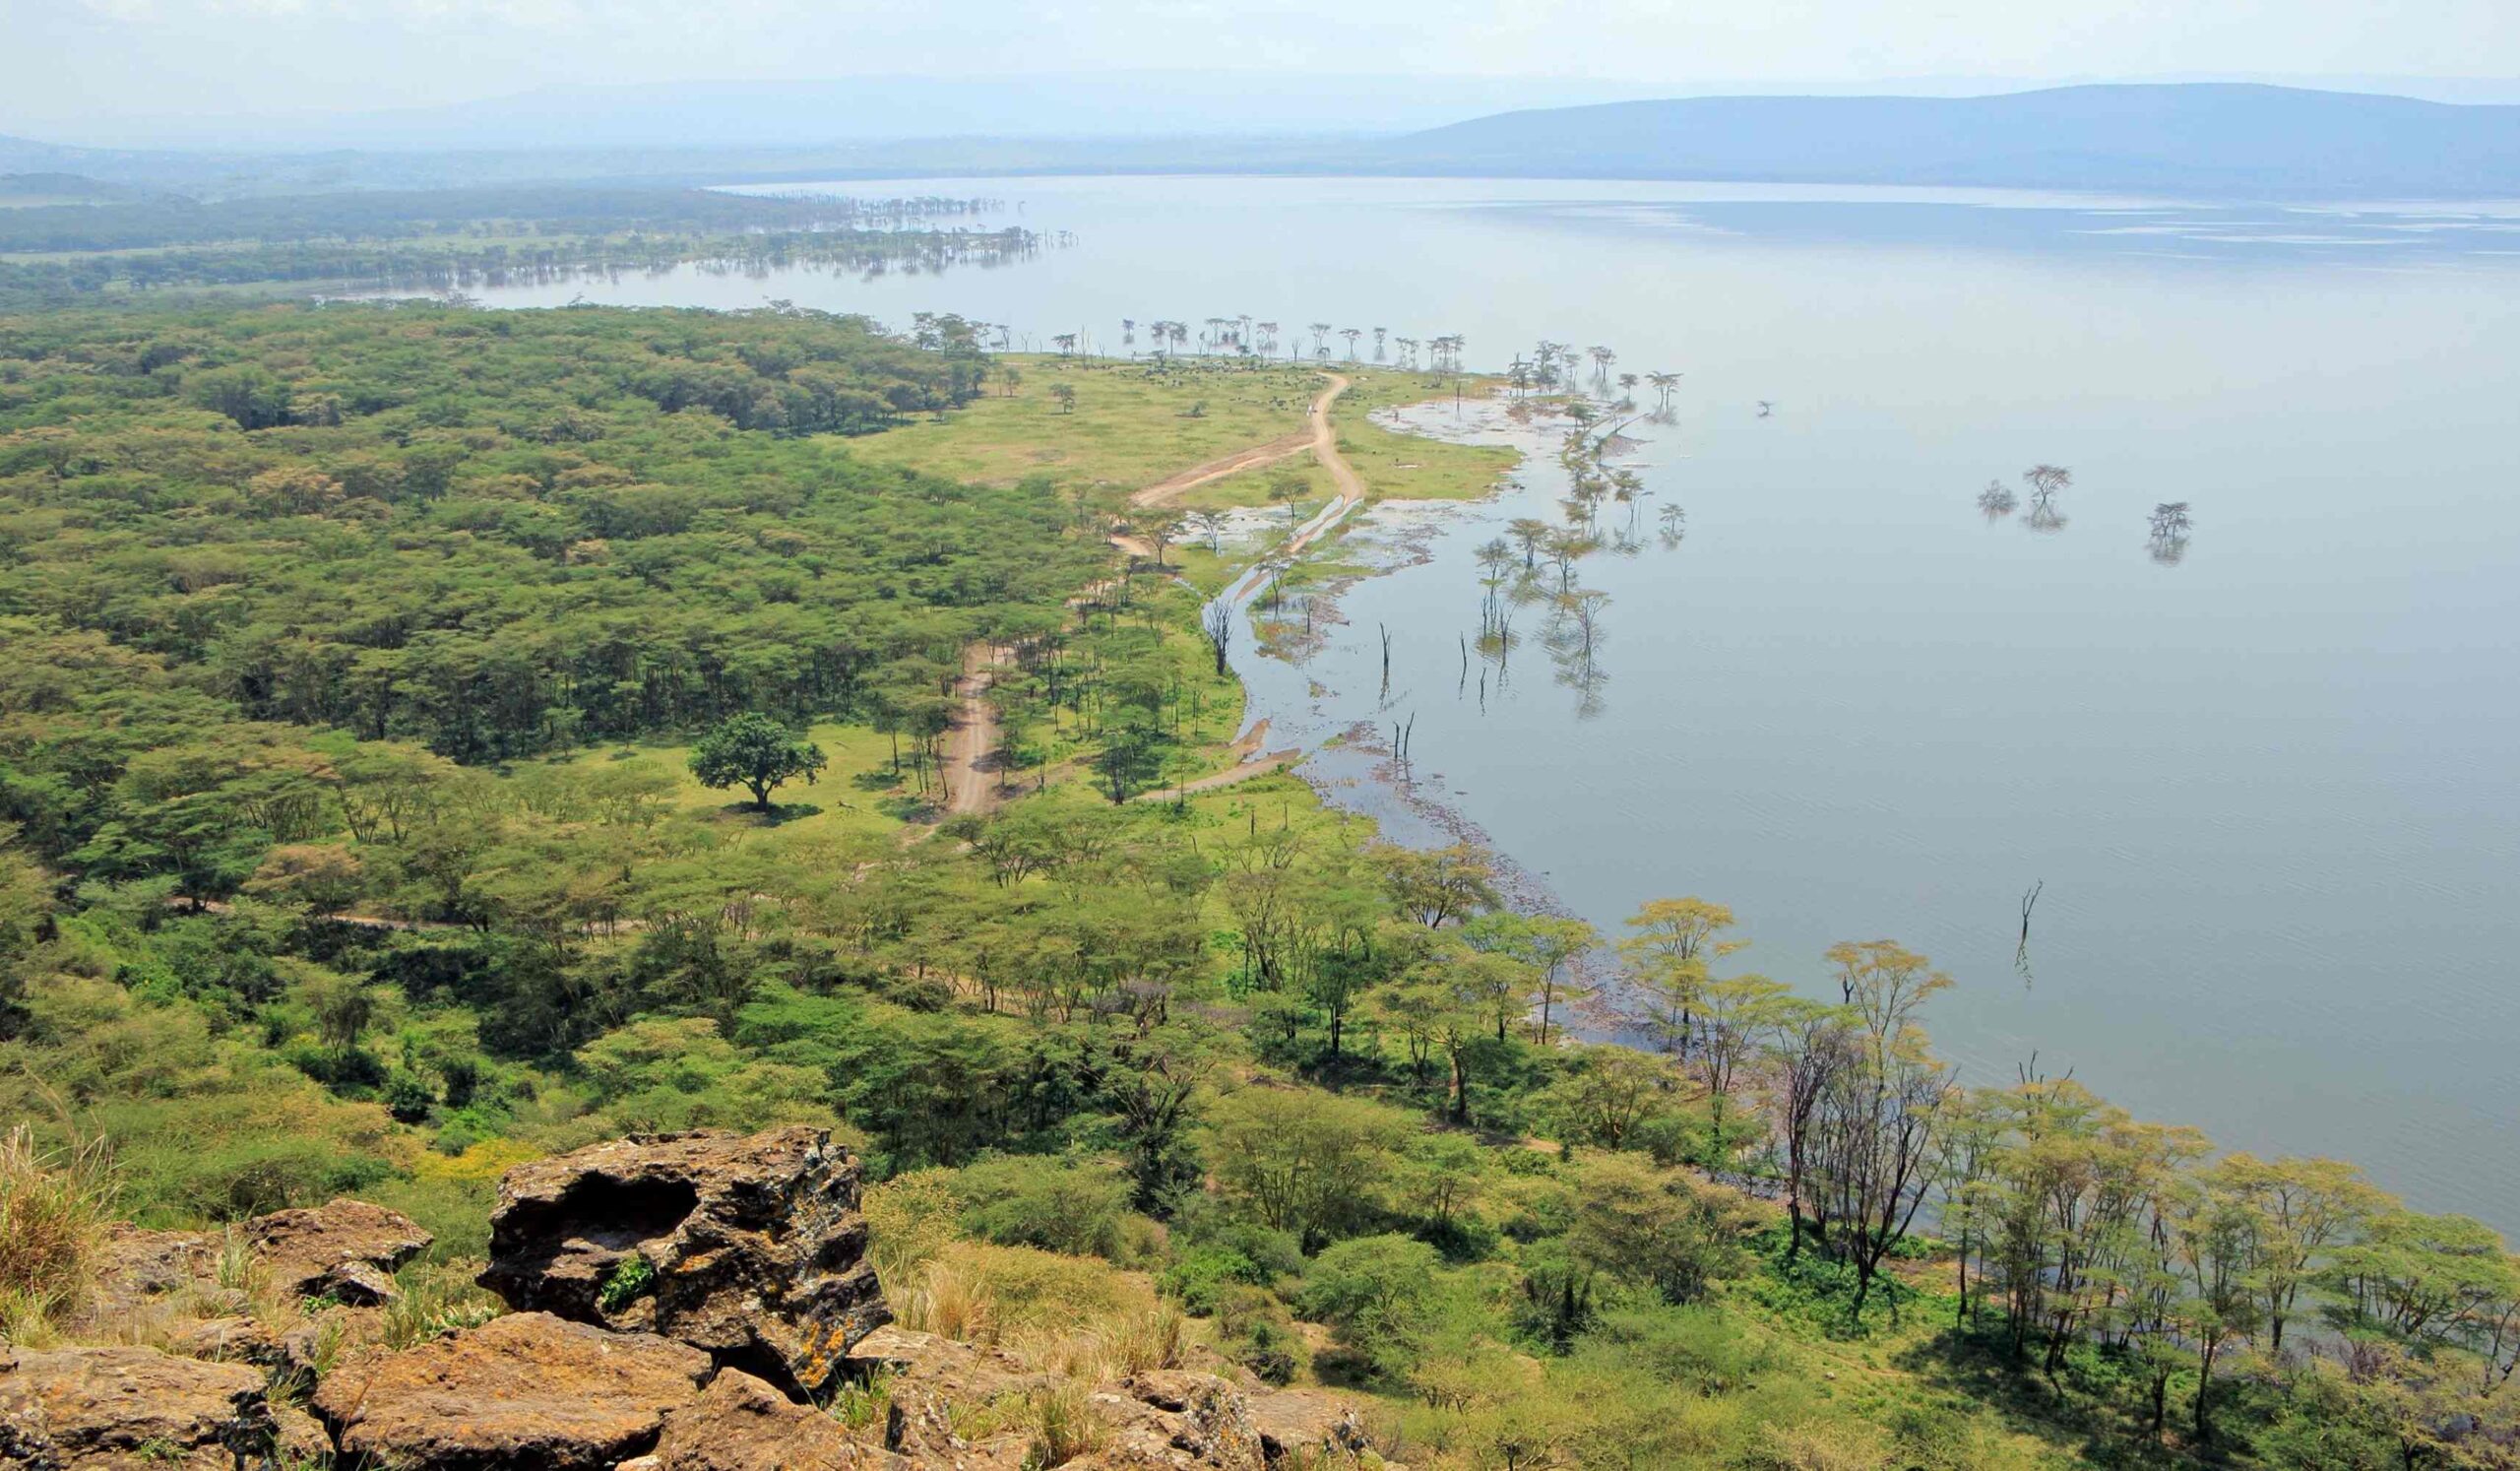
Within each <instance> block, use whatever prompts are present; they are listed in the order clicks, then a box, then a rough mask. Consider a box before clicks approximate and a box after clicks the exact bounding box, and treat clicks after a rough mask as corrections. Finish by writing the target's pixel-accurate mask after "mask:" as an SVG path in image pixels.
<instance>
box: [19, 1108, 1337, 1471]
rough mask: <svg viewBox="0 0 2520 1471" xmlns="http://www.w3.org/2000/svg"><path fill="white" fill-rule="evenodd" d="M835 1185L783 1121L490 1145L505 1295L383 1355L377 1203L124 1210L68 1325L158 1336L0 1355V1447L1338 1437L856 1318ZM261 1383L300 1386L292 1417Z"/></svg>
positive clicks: (739, 1469) (1252, 1407) (982, 1460)
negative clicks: (847, 1401)
mask: <svg viewBox="0 0 2520 1471" xmlns="http://www.w3.org/2000/svg"><path fill="white" fill-rule="evenodd" d="M857 1204H858V1196H857V1171H856V1167H855V1164H854V1162H853V1161H852V1160H851V1159H850V1158H849V1156H848V1155H847V1154H846V1152H844V1151H841V1150H839V1149H836V1148H834V1147H833V1146H832V1145H831V1144H830V1142H829V1139H828V1136H827V1135H826V1134H824V1133H823V1132H822V1131H820V1130H816V1129H809V1128H790V1129H773V1130H770V1131H768V1132H765V1133H760V1134H754V1135H751V1136H742V1135H736V1134H731V1133H720V1132H694V1133H682V1134H666V1135H656V1136H645V1137H633V1138H630V1139H626V1140H622V1141H618V1142H616V1143H612V1144H604V1145H598V1146H596V1147H594V1148H590V1149H584V1150H580V1151H578V1152H577V1153H575V1154H571V1155H567V1156H563V1157H560V1158H557V1159H551V1160H543V1161H537V1162H535V1163H533V1164H529V1165H525V1166H521V1167H519V1168H518V1169H516V1170H514V1171H511V1172H510V1173H509V1175H508V1177H507V1179H506V1180H505V1181H504V1182H503V1183H502V1184H501V1188H500V1198H499V1205H498V1209H497V1211H496V1213H495V1215H494V1216H493V1218H492V1240H491V1260H490V1262H489V1265H488V1267H487V1269H486V1270H484V1271H483V1272H482V1273H481V1279H480V1280H481V1281H482V1283H483V1285H484V1286H487V1287H489V1288H490V1289H491V1290H493V1291H495V1292H497V1293H498V1294H499V1295H500V1296H501V1297H503V1298H505V1299H506V1300H507V1302H508V1303H509V1304H510V1306H511V1307H513V1308H515V1309H517V1310H519V1311H515V1312H513V1313H511V1314H509V1315H508V1316H504V1317H498V1318H493V1319H491V1320H490V1321H488V1322H486V1323H481V1324H479V1325H478V1326H472V1327H463V1328H457V1329H453V1330H452V1331H436V1332H435V1336H431V1337H426V1338H424V1339H423V1340H422V1341H420V1342H419V1343H418V1344H416V1345H415V1346H412V1347H407V1348H403V1349H399V1350H395V1349H389V1348H387V1347H386V1343H387V1342H388V1335H389V1332H390V1333H391V1334H393V1335H394V1336H393V1340H392V1341H398V1342H401V1341H408V1338H409V1336H410V1334H412V1333H413V1332H419V1333H430V1332H432V1331H435V1329H434V1328H433V1327H432V1326H431V1325H429V1324H426V1323H423V1322H421V1321H420V1320H419V1318H418V1315H416V1314H410V1313H398V1312H390V1311H386V1310H385V1305H387V1304H390V1303H391V1302H393V1300H394V1298H395V1295H396V1288H395V1285H394V1282H393V1278H392V1274H393V1272H394V1271H395V1269H396V1268H397V1267H399V1266H401V1265H402V1264H404V1263H405V1262H406V1261H408V1260H409V1259H410V1257H411V1256H413V1255H414V1254H416V1253H418V1252H419V1251H421V1250H423V1249H424V1248H425V1247H427V1246H428V1243H429V1239H428V1236H427V1234H426V1233H425V1232H422V1231H420V1230H419V1229H418V1228H417V1227H415V1226H413V1225H412V1223H411V1222H410V1220H409V1219H407V1218H405V1217H403V1216H400V1215H397V1214H396V1213H394V1212H392V1211H389V1210H385V1209H383V1208H381V1207H378V1206H374V1205H367V1204H362V1203H360V1202H357V1201H347V1200H345V1201H336V1202H334V1203H332V1204H331V1205H327V1206H321V1207H316V1208H313V1209H303V1210H285V1211H279V1212H275V1213H273V1214H271V1215H268V1216H260V1217H257V1218H255V1219H254V1220H252V1221H250V1222H248V1223H246V1224H245V1225H244V1226H242V1227H240V1228H236V1229H234V1230H231V1231H229V1232H226V1233H223V1234H217V1235H206V1234H200V1233H181V1232H148V1231H138V1230H129V1229H126V1230H123V1231H120V1232H118V1233H116V1234H115V1235H114V1236H113V1238H112V1239H111V1240H110V1241H109V1242H108V1243H107V1244H106V1247H105V1250H104V1253H103V1254H104V1260H105V1270H104V1277H105V1282H104V1287H103V1289H102V1291H101V1292H100V1294H99V1299H98V1302H99V1309H98V1315H97V1317H96V1318H95V1319H94V1320H92V1322H91V1323H90V1325H89V1327H90V1330H91V1331H95V1332H97V1333H99V1334H100V1335H101V1334H103V1333H108V1332H109V1333H112V1334H113V1335H115V1336H122V1337H130V1336H134V1335H137V1334H142V1333H145V1334H146V1335H147V1336H148V1338H149V1340H150V1341H151V1342H157V1343H162V1344H164V1345H166V1346H167V1347H168V1348H171V1349H173V1350H175V1351H176V1352H175V1353H173V1354H168V1353H161V1352H159V1351H158V1350H157V1349H153V1348H135V1347H108V1348H85V1349H67V1350H62V1351H59V1352H56V1353H32V1352H25V1351H18V1352H11V1351H8V1350H5V1349H0V1465H12V1466H15V1465H25V1466H29V1467H32V1468H35V1471H89V1468H110V1471H141V1468H143V1467H154V1466H169V1465H171V1466H178V1467H186V1468H198V1471H213V1468H216V1471H244V1468H247V1467H252V1468H255V1471H270V1468H273V1467H278V1466H282V1465H312V1464H326V1463H329V1464H334V1465H338V1466H342V1467H344V1468H347V1471H388V1468H390V1471H927V1468H937V1471H945V1468H951V1471H1022V1468H1024V1467H1025V1466H1027V1465H1028V1464H1032V1463H1034V1462H1036V1461H1038V1460H1039V1459H1040V1454H1041V1449H1042V1447H1043V1446H1044V1445H1056V1446H1059V1447H1060V1449H1059V1452H1058V1453H1059V1454H1060V1455H1062V1456H1064V1457H1065V1459H1064V1460H1063V1461H1062V1462H1061V1464H1063V1465H1066V1466H1069V1467H1072V1468H1075V1471H1264V1468H1267V1467H1272V1466H1276V1467H1280V1468H1287V1467H1294V1466H1304V1465H1313V1464H1318V1465H1321V1466H1325V1467H1336V1466H1350V1467H1354V1466H1356V1465H1359V1464H1362V1463H1369V1462H1370V1460H1371V1458H1370V1456H1362V1457H1360V1456H1359V1454H1358V1452H1359V1451H1360V1450H1361V1448H1362V1445H1363V1438H1362V1436H1361V1435H1360V1434H1358V1433H1357V1430H1356V1427H1355V1419H1354V1417H1353V1415H1351V1414H1350V1413H1349V1412H1348V1411H1347V1410H1346V1408H1345V1406H1344V1402H1342V1401H1340V1400H1337V1399H1335V1398H1332V1397H1330V1396H1327V1395H1322V1394H1319V1393H1317V1392H1314V1391H1300V1390H1296V1391H1281V1392H1280V1393H1277V1394H1265V1395H1262V1396H1261V1397H1260V1398H1259V1399H1257V1400H1254V1399H1251V1398H1249V1397H1248V1396H1247V1395H1246V1394H1245V1392H1244V1391H1243V1389H1242V1388H1241V1387H1240V1386H1239V1384H1237V1383H1236V1382H1235V1381H1234V1380H1233V1379H1232V1378H1228V1377H1221V1376H1219V1375H1212V1374H1207V1373H1201V1372H1197V1371H1194V1370H1188V1369H1169V1370H1161V1371H1147V1372H1141V1373H1137V1374H1132V1375H1127V1376H1125V1377H1123V1378H1121V1379H1119V1380H1118V1381H1116V1382H1109V1383H1103V1384H1102V1385H1101V1386H1100V1387H1099V1388H1098V1387H1095V1386H1093V1385H1092V1384H1091V1383H1090V1382H1089V1381H1078V1380H1072V1379H1070V1378H1068V1377H1066V1376H1064V1375H1060V1374H1054V1373H1049V1372H1045V1371H1043V1370H1041V1369H1039V1368H1036V1367H1035V1366H1034V1364H1033V1363H1032V1362H1030V1361H1028V1360H1027V1359H1026V1358H1024V1357H1021V1356H1019V1355H1017V1354H1015V1353H1012V1352H1009V1351H1008V1350H1006V1349H1004V1348H1000V1347H997V1346H994V1345H988V1344H972V1343H962V1342H957V1341H954V1340H951V1339H945V1338H939V1337H935V1336H933V1335H930V1334H925V1333H913V1332H906V1331H902V1330H899V1329H895V1328H892V1327H889V1326H885V1325H884V1324H885V1322H886V1319H887V1318H888V1317H889V1314H888V1313H887V1312H886V1311H885V1309H884V1303H883V1298H882V1296H881V1294H880V1292H879V1291H878V1288H877V1285H876V1282H875V1278H874V1272H873V1269H872V1267H871V1266H870V1265H869V1264H868V1262H867V1261H866V1259H865V1248H866V1226H865V1222H864V1220H863V1218H862V1217H861V1216H860V1215H859V1213H858V1209H857ZM222 1280H224V1281H226V1282H227V1283H228V1284H229V1285H227V1286H221V1281H222ZM239 1284H242V1285H239ZM248 1287H250V1288H251V1289H252V1290H251V1291H248V1290H247V1288H248ZM274 1297H277V1298H278V1299H279V1300H280V1301H278V1302H274V1301H272V1299H273V1298H274ZM257 1305H260V1306H259V1307H257ZM257 1312H260V1313H261V1314H262V1315H261V1316H257V1315H255V1314H256V1313H257ZM436 1327H443V1324H442V1323H441V1324H437V1325H436ZM1228 1372H1229V1373H1231V1371H1228ZM272 1383H287V1384H291V1385H307V1384H310V1383H311V1384H312V1386H313V1387H312V1393H311V1397H310V1400H309V1403H310V1404H311V1407H312V1409H313V1411H314V1413H313V1414H311V1415H310V1414H309V1413H307V1412H306V1411H305V1410H302V1409H298V1408H295V1407H293V1406H292V1405H290V1404H289V1403H286V1402H285V1401H275V1400H274V1399H273V1398H272V1395H271V1392H270V1390H269V1389H268V1388H267V1385H269V1384H272ZM845 1383H854V1384H857V1385H859V1386H865V1387H868V1394H867V1396H866V1397H861V1398H855V1399H852V1400H851V1403H852V1404H854V1405H858V1406H861V1407H862V1406H867V1405H880V1406H882V1407H883V1410H884V1413H883V1415H882V1417H881V1419H880V1420H879V1421H878V1422H876V1423H871V1424H869V1423H863V1422H864V1419H865V1417H862V1416H852V1417H851V1421H850V1422H848V1423H844V1421H843V1420H842V1419H840V1418H838V1417H836V1416H835V1415H833V1414H832V1413H830V1412H828V1411H826V1410H824V1409H823V1408H821V1406H822V1405H824V1404H826V1403H828V1402H830V1400H831V1397H832V1395H833V1393H835V1392H836V1391H837V1390H838V1389H839V1388H840V1387H841V1386H842V1385H843V1384H845ZM319 1416H320V1417H321V1418H320V1421H319V1419H318V1418H317V1417H319Z"/></svg>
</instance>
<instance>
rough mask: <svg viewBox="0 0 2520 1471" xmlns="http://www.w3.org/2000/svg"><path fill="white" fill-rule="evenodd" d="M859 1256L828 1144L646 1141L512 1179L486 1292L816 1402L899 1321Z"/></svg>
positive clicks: (768, 1135)
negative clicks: (656, 1340) (869, 1339)
mask: <svg viewBox="0 0 2520 1471" xmlns="http://www.w3.org/2000/svg"><path fill="white" fill-rule="evenodd" d="M865 1252H866V1222H865V1218H864V1217H863V1216H860V1215H859V1214H858V1212H857V1164H856V1161H854V1160H853V1159H851V1157H850V1156H849V1153H848V1152H847V1151H846V1150H844V1149H840V1148H837V1147H835V1146H834V1145H833V1144H832V1143H831V1136H830V1134H829V1133H828V1132H827V1131H825V1130H822V1129H817V1128H808V1127H801V1126H800V1127H791V1128H777V1129H770V1130H767V1131H765V1132H762V1133H758V1134H753V1135H749V1136H746V1135H742V1134H735V1133H728V1132H725V1131H719V1130H696V1131H693V1132H689V1133H677V1134H640V1135H633V1136H631V1137H630V1138H627V1139H621V1140H616V1141H613V1142H611V1143H605V1144H597V1145H593V1146H591V1147H589V1148H586V1149H581V1150H578V1151H576V1152H575V1153H573V1154H567V1155H562V1156H559V1157H557V1158H554V1159H547V1160H536V1161H535V1162H533V1163H531V1164H526V1165H520V1166H518V1167H517V1168H516V1169H514V1170H511V1171H509V1172H508V1174H507V1178H506V1179H505V1180H503V1181H502V1182H501V1183H500V1185H499V1203H498V1207H497V1209H496V1210H495V1211H494V1212H493V1213H492V1215H491V1217H490V1264H489V1267H488V1268H487V1269H486V1270H485V1271H483V1272H482V1273H481V1278H480V1280H481V1285H482V1286H484V1287H486V1288H488V1289H490V1290H491V1291H492V1292H494V1293H497V1294H498V1295H499V1296H500V1297H501V1298H503V1299H505V1300H506V1301H507V1303H508V1305H509V1306H510V1307H513V1308H516V1309H518V1310H521V1311H536V1312H549V1313H555V1314H557V1315H559V1316H561V1317H566V1318H572V1319H575V1320H577V1321H579V1322H587V1323H597V1324H600V1325H602V1326H604V1327H609V1328H619V1329H625V1330H632V1331H646V1332H654V1333H659V1334H662V1335H663V1336H664V1337H667V1338H671V1339H673V1340H675V1341H676V1342H680V1343H687V1344H690V1345H692V1346H693V1347H695V1348H700V1349H706V1350H707V1351H708V1352H709V1353H710V1354H711V1355H712V1356H713V1357H714V1358H715V1359H716V1360H717V1362H718V1363H720V1364H721V1365H724V1366H727V1367H731V1368H736V1369H741V1370H744V1371H746V1372H747V1373H750V1374H752V1375H756V1376H758V1377H760V1378H764V1379H767V1380H769V1381H770V1382H771V1383H772V1384H774V1385H776V1386H778V1387H779V1388H780V1389H781V1390H782V1391H783V1392H785V1393H788V1394H789V1395H791V1396H798V1397H810V1398H817V1399H819V1398H822V1397H824V1396H826V1395H827V1394H828V1393H829V1392H830V1391H831V1389H832V1388H833V1386H834V1384H835V1382H836V1380H837V1378H838V1375H839V1374H840V1371H841V1366H842V1363H843V1361H844V1359H845V1357H846V1356H847V1355H848V1353H849V1351H850V1349H851V1348H852V1347H853V1346H854V1345H856V1343H857V1342H858V1341H859V1340H860V1339H862V1338H864V1337H865V1336H866V1334H867V1333H869V1332H871V1331H872V1330H874V1329H875V1328H877V1327H879V1326H881V1325H882V1324H883V1323H885V1322H887V1321H889V1320H890V1318H891V1316H892V1314H891V1313H890V1312H889V1311H887V1310H886V1309H885V1307H884V1300H883V1294H882V1291H881V1289H879V1288H878V1287H877V1286H876V1283H875V1271H874V1267H873V1266H872V1265H871V1264H870V1263H869V1262H868V1261H867V1260H866V1259H865ZM633 1257H639V1258H644V1260H645V1262H646V1266H645V1267H644V1268H641V1267H637V1266H635V1265H633V1266H628V1267H625V1263H629V1262H630V1261H631V1258H633ZM616 1274H625V1275H619V1276H617V1275H616ZM641 1276H644V1277H645V1278H646V1280H645V1281H644V1283H642V1282H640V1281H639V1280H638V1279H639V1277H641ZM608 1288H609V1289H610V1290H609V1291H607V1289H608Z"/></svg>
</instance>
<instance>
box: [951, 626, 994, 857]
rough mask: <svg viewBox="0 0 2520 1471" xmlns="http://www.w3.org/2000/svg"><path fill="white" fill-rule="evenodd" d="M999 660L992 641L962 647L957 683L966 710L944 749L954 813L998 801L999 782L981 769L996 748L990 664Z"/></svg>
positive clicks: (984, 808)
mask: <svg viewBox="0 0 2520 1471" xmlns="http://www.w3.org/2000/svg"><path fill="white" fill-rule="evenodd" d="M996 662H997V649H996V648H995V646H993V645H990V644H985V643H979V644H973V645H972V646H970V647H969V648H967V649H965V650H964V651H963V677H962V678H960V679H958V680H956V681H955V683H954V693H955V695H956V697H957V698H959V699H961V700H962V702H963V713H962V716H961V717H960V718H959V719H957V720H956V721H955V723H954V740H953V744H952V745H951V746H949V747H948V748H947V750H946V753H945V810H946V812H947V813H948V814H949V815H951V816H956V817H960V816H962V815H964V814H965V813H968V812H985V811H987V810H988V809H989V808H990V807H993V806H995V805H996V804H997V787H996V784H995V783H994V782H991V781H990V780H989V774H988V773H987V772H986V771H983V770H982V769H981V768H982V767H983V766H984V765H986V763H987V761H988V758H989V753H990V752H992V751H994V750H996V749H997V707H996V706H994V705H992V704H990V703H989V702H988V687H989V684H990V682H991V680H992V678H993V676H992V675H991V674H990V673H989V672H988V667H989V666H990V665H992V664H995V663H996Z"/></svg>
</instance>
